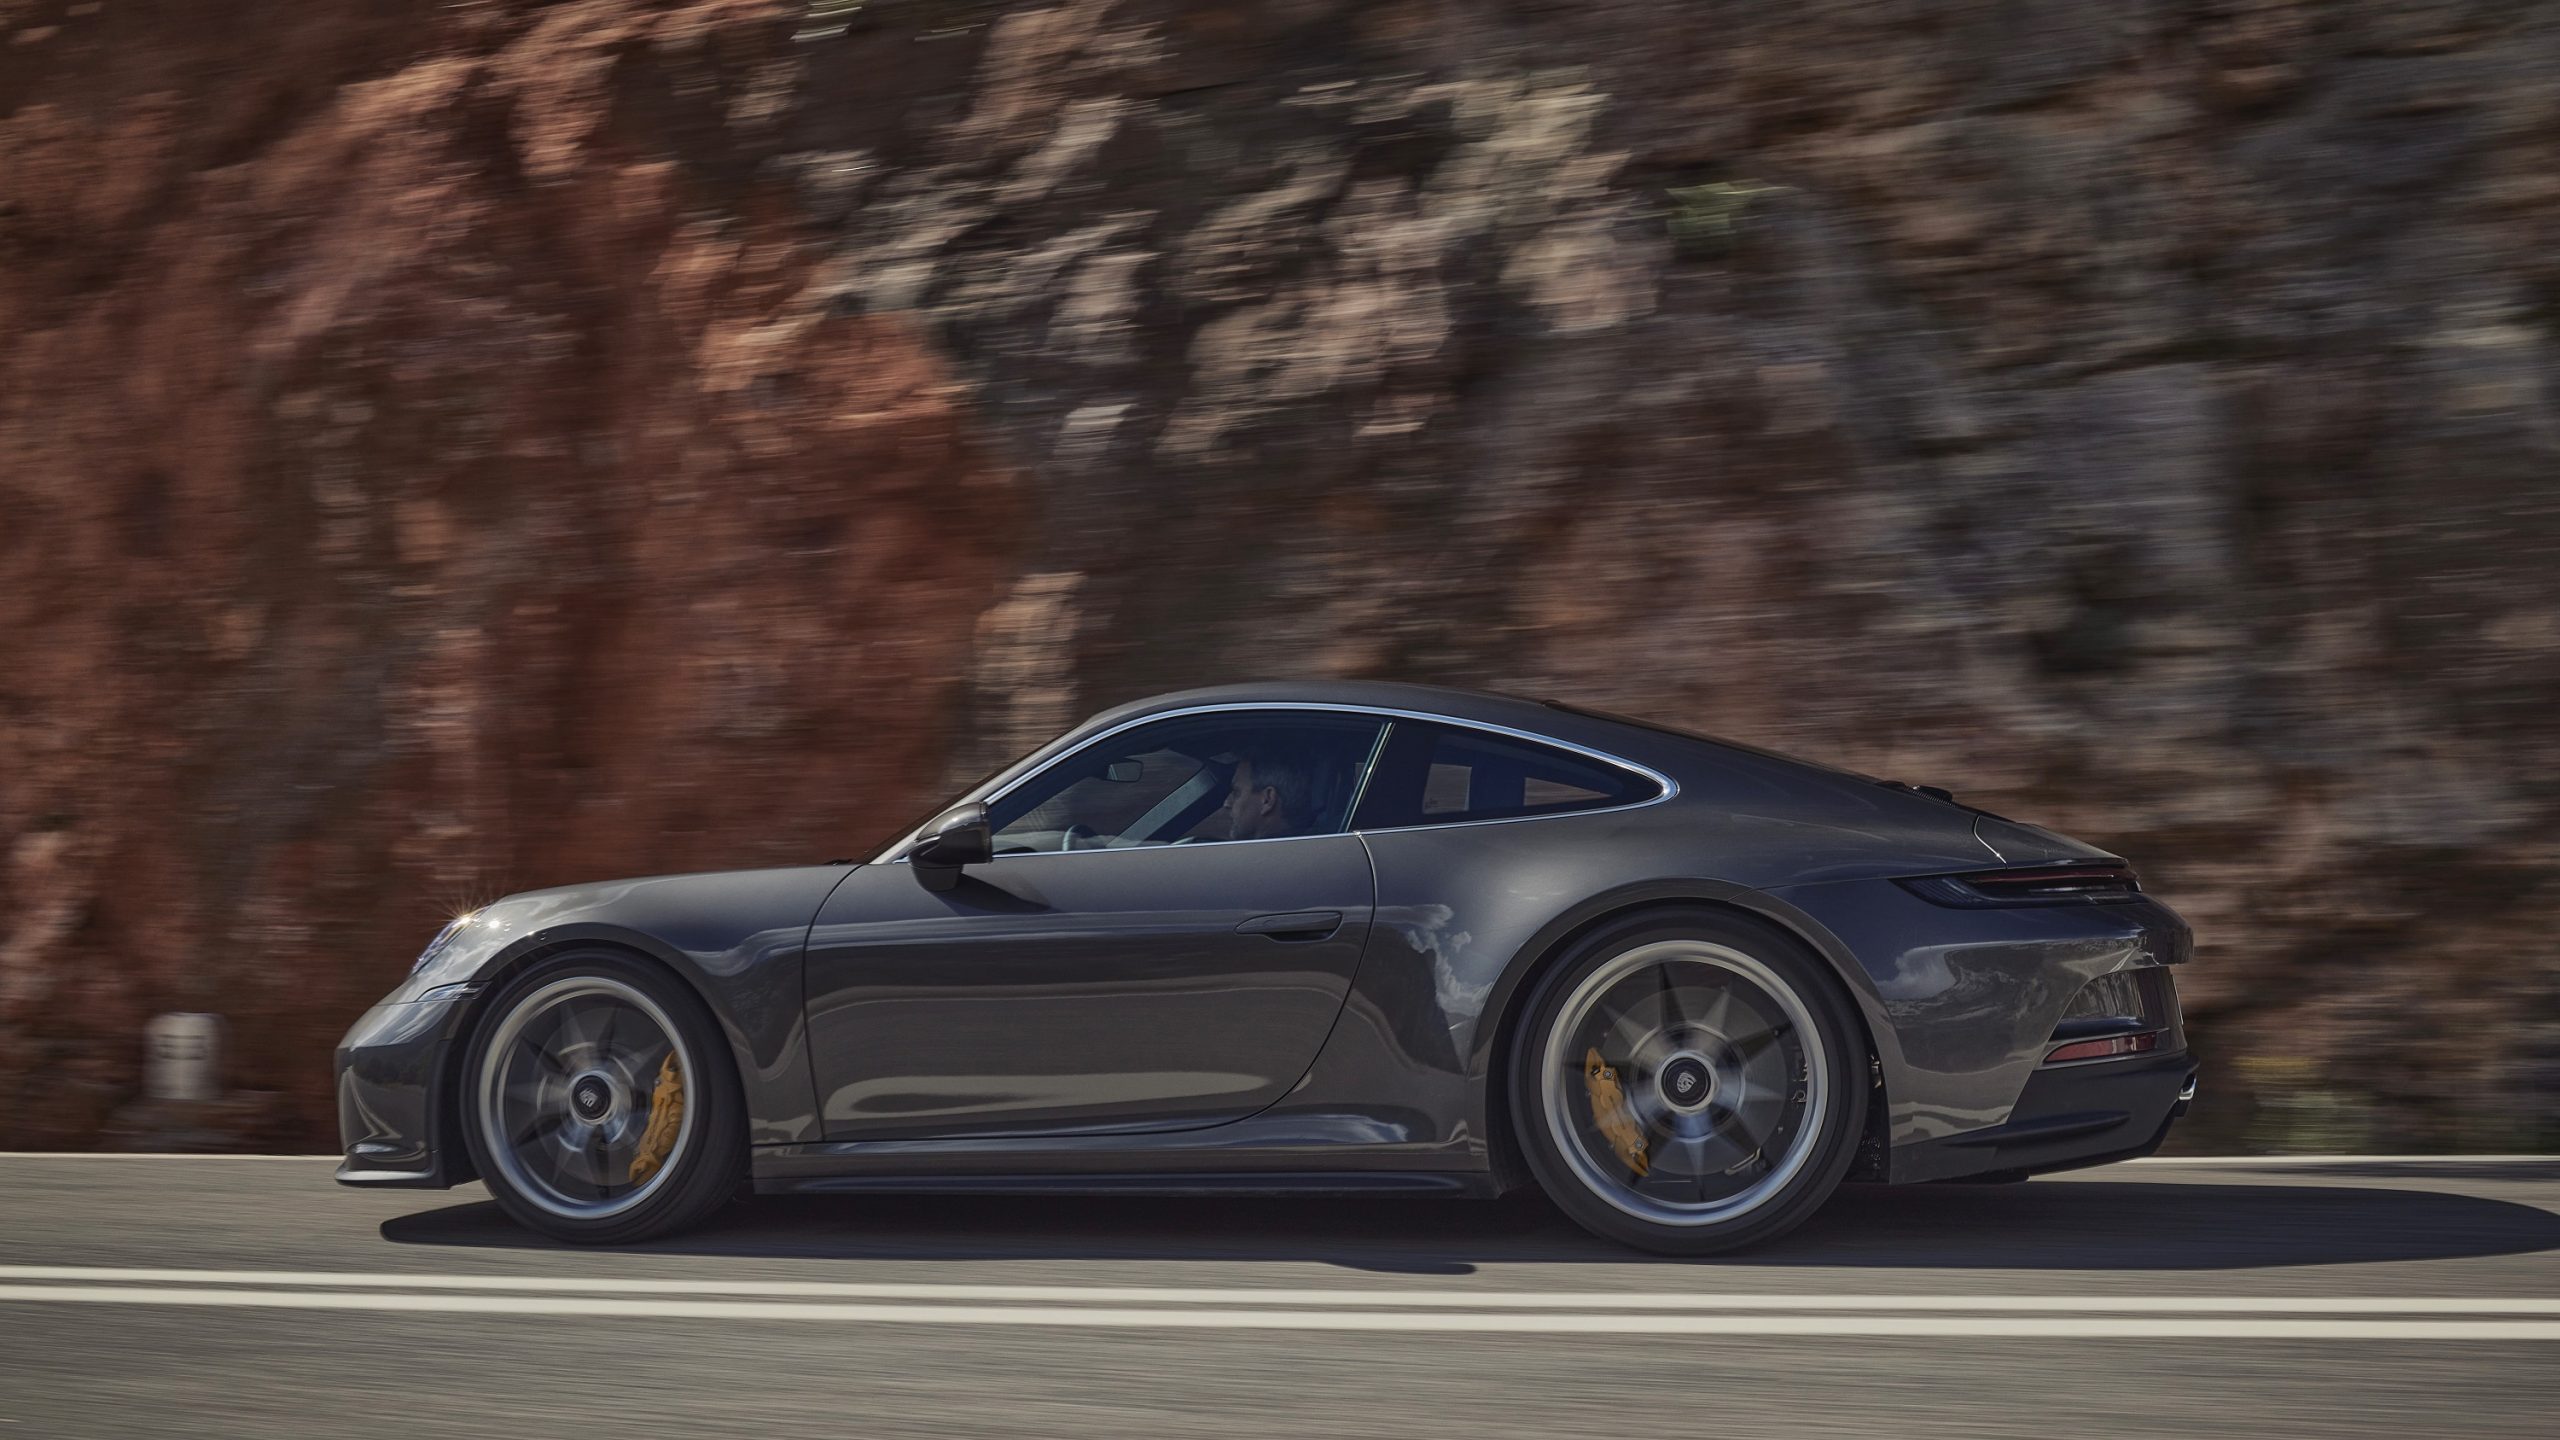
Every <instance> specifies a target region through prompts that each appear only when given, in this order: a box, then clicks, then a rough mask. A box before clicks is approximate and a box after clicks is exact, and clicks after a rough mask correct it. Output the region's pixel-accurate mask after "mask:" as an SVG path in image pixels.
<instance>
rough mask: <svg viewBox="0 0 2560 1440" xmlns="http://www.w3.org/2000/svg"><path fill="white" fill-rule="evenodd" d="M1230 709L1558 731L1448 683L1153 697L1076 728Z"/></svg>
mask: <svg viewBox="0 0 2560 1440" xmlns="http://www.w3.org/2000/svg"><path fill="white" fill-rule="evenodd" d="M1230 705H1348V706H1360V707H1365V708H1369V709H1376V710H1404V711H1413V712H1418V713H1421V714H1425V715H1445V716H1447V717H1449V718H1450V719H1453V720H1473V721H1477V722H1480V723H1484V724H1491V725H1505V726H1512V727H1517V728H1521V729H1530V730H1536V729H1545V728H1552V727H1553V726H1554V725H1555V722H1556V719H1557V716H1558V712H1557V711H1556V710H1555V709H1554V708H1553V707H1551V706H1548V705H1545V704H1542V703H1540V702H1538V701H1535V700H1527V699H1522V698H1520V697H1519V696H1516V695H1497V694H1493V693H1490V692H1488V691H1483V690H1460V689H1457V688H1455V687H1453V686H1446V685H1415V684H1408V683H1406V682H1403V681H1395V680H1267V681H1256V682H1249V683H1245V684H1238V685H1210V686H1204V687H1202V688H1199V689H1196V690H1175V691H1171V692H1168V693H1166V694H1162V695H1150V696H1148V697H1146V698H1145V699H1143V700H1133V701H1131V702H1129V703H1128V704H1125V705H1121V706H1117V707H1115V708H1113V709H1110V710H1106V711H1103V712H1102V713H1100V714H1098V715H1095V716H1093V717H1092V718H1091V719H1089V720H1087V721H1086V722H1085V723H1084V724H1082V725H1079V726H1077V727H1076V728H1077V729H1079V730H1086V729H1091V728H1094V727H1096V726H1101V725H1117V724H1121V723H1124V722H1126V721H1130V720H1135V719H1138V718H1139V717H1141V716H1146V715H1153V714H1158V713H1161V712H1164V711H1169V710H1192V709H1198V708H1201V707H1204V706H1230Z"/></svg>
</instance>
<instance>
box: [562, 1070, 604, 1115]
mask: <svg viewBox="0 0 2560 1440" xmlns="http://www.w3.org/2000/svg"><path fill="white" fill-rule="evenodd" d="M569 1108H570V1109H572V1110H574V1111H576V1112H577V1115H578V1118H579V1119H581V1120H584V1121H586V1122H588V1123H589V1124H593V1123H594V1122H596V1121H598V1120H601V1119H603V1118H604V1117H605V1112H606V1111H608V1110H611V1109H612V1108H613V1087H612V1086H610V1085H608V1084H606V1083H605V1080H604V1077H603V1076H601V1075H581V1076H579V1077H578V1081H577V1083H576V1084H574V1085H571V1086H570V1087H569Z"/></svg>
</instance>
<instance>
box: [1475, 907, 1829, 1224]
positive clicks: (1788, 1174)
mask: <svg viewBox="0 0 2560 1440" xmlns="http://www.w3.org/2000/svg"><path fill="white" fill-rule="evenodd" d="M1859 1035H1860V1031H1859V1029H1858V1024H1857V1020H1856V1017H1855V1015H1854V1013H1853V1012H1852V1011H1851V1010H1850V1008H1849V1000H1848V997H1847V996H1846V995H1845V994H1844V993H1843V992H1842V989H1841V986H1840V983H1839V981H1838V980H1837V979H1836V978H1834V977H1833V976H1832V974H1831V973H1830V970H1829V967H1827V966H1825V965H1824V964H1823V963H1822V962H1821V961H1820V960H1819V959H1818V958H1816V957H1815V956H1813V955H1811V954H1809V953H1807V952H1806V951H1805V949H1804V948H1803V946H1802V945H1801V944H1800V943H1798V942H1797V941H1796V940H1795V939H1794V938H1793V937H1792V936H1789V935H1787V934H1785V933H1784V932H1783V931H1780V930H1778V929H1776V928H1775V927H1774V926H1770V925H1767V924H1764V923H1762V922H1758V921H1755V920H1751V919H1749V918H1747V917H1743V916H1739V915H1731V914H1726V913H1723V912H1717V911H1707V910H1695V911H1689V910H1683V911H1659V912H1652V913H1648V914H1645V915H1639V916H1634V917H1630V918H1628V919H1626V920H1621V921H1617V922H1613V923H1610V924H1606V925H1603V926H1601V927H1600V928H1599V929H1598V930H1596V931H1595V932H1593V933H1592V934H1590V935H1588V936H1586V937H1584V938H1583V939H1582V940H1580V941H1578V942H1577V943H1576V944H1575V945H1574V947H1573V948H1572V950H1571V951H1569V952H1568V953H1567V954H1566V955H1565V956H1564V958H1563V959H1562V960H1561V961H1560V962H1559V963H1558V964H1557V965H1556V967H1555V968H1554V969H1553V970H1551V971H1549V972H1548V974H1547V976H1546V978H1545V980H1544V981H1543V982H1542V983H1541V984H1540V985H1539V987H1538V989H1537V991H1536V993H1535V994H1534V995H1533V996H1532V997H1531V999H1530V1002H1529V1008H1528V1010H1527V1012H1526V1015H1525V1018H1524V1021H1523V1023H1522V1024H1521V1026H1520V1028H1519V1030H1518V1032H1517V1036H1516V1038H1515V1041H1514V1044H1513V1055H1512V1060H1511V1066H1510V1078H1511V1086H1512V1089H1511V1099H1512V1115H1513V1116H1514V1117H1515V1124H1516V1126H1517V1128H1518V1132H1519V1137H1518V1138H1519V1141H1520V1146H1521V1150H1522V1152H1523V1154H1524V1155H1525V1156H1526V1158H1527V1160H1528V1162H1529V1168H1530V1170H1531V1171H1532V1172H1533V1173H1534V1174H1535V1175H1536V1176H1537V1178H1538V1182H1539V1185H1540V1186H1541V1188H1543V1189H1544V1190H1545V1191H1546V1193H1547V1195H1548V1197H1549V1198H1550V1199H1552V1200H1554V1201H1555V1203H1556V1204H1557V1205H1558V1206H1559V1207H1560V1208H1562V1209H1563V1210H1564V1211H1565V1213H1567V1214H1569V1215H1571V1216H1572V1217H1573V1218H1574V1219H1575V1220H1577V1221H1579V1222H1581V1224H1582V1225H1583V1226H1584V1227H1585V1228H1587V1229H1590V1230H1592V1231H1594V1232H1596V1233H1598V1234H1600V1235H1604V1236H1607V1237H1609V1238H1611V1239H1614V1240H1620V1241H1623V1242H1625V1243H1627V1244H1630V1245H1634V1246H1637V1247H1639V1248H1642V1249H1646V1250H1653V1251H1658V1252H1661V1253H1663V1254H1672V1255H1704V1254H1711V1253H1714V1252H1716V1251H1720V1250H1730V1249H1734V1248H1737V1247H1739V1246H1743V1245H1750V1244H1756V1243H1758V1242H1760V1241H1763V1240H1768V1239H1772V1238H1774V1237H1776V1236H1778V1235H1781V1234H1784V1233H1785V1232H1787V1231H1788V1230H1791V1229H1794V1228H1795V1227H1796V1226H1797V1225H1799V1224H1801V1223H1803V1222H1804V1220H1805V1219H1806V1218H1807V1217H1808V1216H1810V1215H1812V1214H1813V1212H1814V1211H1815V1210H1817V1209H1819V1208H1821V1205H1822V1203H1823V1202H1824V1201H1825V1200H1827V1199H1829V1198H1830V1196H1831V1193H1832V1191H1833V1190H1835V1189H1837V1188H1838V1187H1839V1184H1840V1180H1841V1177H1842V1176H1843V1175H1844V1174H1846V1173H1847V1171H1848V1168H1849V1163H1850V1161H1851V1160H1852V1159H1853V1158H1854V1156H1855V1154H1856V1150H1857V1138H1858V1134H1859V1131H1860V1129H1861V1128H1862V1126H1863V1123H1864V1120H1865V1108H1866V1095H1865V1092H1864V1090H1863V1089H1862V1088H1861V1087H1860V1086H1859V1084H1858V1083H1857V1082H1858V1078H1859V1077H1860V1076H1862V1075H1864V1074H1865V1072H1866V1068H1867V1067H1866V1056H1865V1050H1864V1046H1863V1045H1862V1043H1861V1042H1860V1040H1859V1038H1858V1037H1859Z"/></svg>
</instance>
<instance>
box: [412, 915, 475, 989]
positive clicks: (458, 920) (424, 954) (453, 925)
mask: <svg viewBox="0 0 2560 1440" xmlns="http://www.w3.org/2000/svg"><path fill="white" fill-rule="evenodd" d="M477 914H478V912H477V911H473V912H470V913H467V914H462V915H456V916H454V917H453V918H452V919H450V920H447V921H446V922H444V928H443V929H441V930H439V931H437V932H436V938H434V939H433V940H430V941H428V942H427V948H426V949H424V950H421V951H419V952H418V958H417V960H416V961H415V962H413V963H412V964H411V965H410V966H409V974H410V975H411V976H412V977H413V978H414V977H415V976H416V975H417V973H418V972H419V971H421V970H424V969H426V968H427V967H428V966H429V965H432V964H434V963H435V961H436V957H437V956H439V955H442V954H443V953H444V950H445V947H446V946H448V945H450V944H452V943H453V937H454V936H456V935H458V934H460V933H462V930H463V927H465V926H467V925H469V924H470V923H471V922H472V920H473V918H474V917H475V916H476V915H477Z"/></svg>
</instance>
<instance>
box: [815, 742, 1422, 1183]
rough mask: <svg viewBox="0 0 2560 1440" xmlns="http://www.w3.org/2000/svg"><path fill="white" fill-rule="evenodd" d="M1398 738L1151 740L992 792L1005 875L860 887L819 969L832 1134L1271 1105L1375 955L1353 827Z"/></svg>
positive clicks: (1036, 1126) (847, 900) (891, 877)
mask: <svg viewBox="0 0 2560 1440" xmlns="http://www.w3.org/2000/svg"><path fill="white" fill-rule="evenodd" d="M1383 729H1384V726H1383V722H1381V721H1378V720H1376V719H1372V718H1369V717H1364V716H1356V715H1346V714H1340V713H1334V712H1323V711H1287V710H1275V711H1261V710H1257V711H1218V712H1210V713H1205V714H1191V715H1183V716H1176V717H1171V718H1166V719H1160V720H1155V721H1150V722H1145V723H1142V724H1139V725H1135V726H1132V727H1128V728H1126V729H1124V730H1122V731H1118V732H1114V733H1111V734H1107V735H1105V736H1102V737H1100V738H1098V739H1097V740H1095V741H1093V742H1091V743H1089V744H1087V745H1085V746H1082V747H1079V748H1078V749H1077V750H1075V751H1073V752H1071V753H1070V754H1069V755H1068V756H1066V757H1065V758H1064V759H1062V760H1060V761H1058V762H1056V763H1055V764H1053V765H1051V766H1050V767H1048V768H1046V769H1044V770H1042V771H1040V772H1037V773H1035V774H1034V775H1032V776H1030V777H1027V778H1026V779H1025V780H1024V781H1022V782H1021V783H1020V784H1018V785H1016V786H1015V787H1013V789H1011V790H1010V791H1008V792H1005V793H1004V794H1001V795H998V796H996V797H994V798H992V799H991V800H990V801H989V812H990V820H991V825H992V828H993V829H994V830H995V834H996V847H997V851H998V853H997V856H996V858H995V860H994V861H993V862H992V863H989V864H985V865H979V866H973V867H971V868H970V869H969V870H967V871H966V872H964V873H963V874H962V876H961V878H960V881H959V883H958V884H957V885H955V886H953V887H952V888H950V889H948V890H940V891H937V890H930V889H927V888H926V887H925V886H923V885H922V884H919V883H918V882H917V879H916V877H915V874H914V872H913V869H912V867H910V866H908V865H907V864H905V863H903V862H892V863H888V864H882V865H873V866H867V867H865V868H863V869H861V870H858V871H856V872H855V873H854V874H852V875H850V876H848V877H846V880H845V882H844V884H842V885H840V886H839V887H837V889H836V891H835V893H834V894H832V895H830V896H829V897H828V899H827V902H826V904H825V906H824V907H823V908H822V909H821V910H820V912H819V914H818V916H817V920H816V923H815V924H814V925H813V926H812V928H811V931H810V940H809V952H808V967H807V976H808V1015H809V1034H810V1043H811V1053H812V1063H813V1064H814V1066H815V1069H816V1077H817V1081H818V1093H819V1100H820V1106H821V1113H822V1115H823V1117H824V1125H825V1129H826V1134H827V1136H828V1138H829V1139H872V1138H884V1139H885V1138H909V1139H914V1138H932V1137H946V1136H947V1137H960V1136H990V1135H1040V1134H1066V1133H1109V1132H1126V1131H1138V1130H1161V1129H1188V1128H1196V1127H1202V1126H1208V1125H1216V1124H1220V1123H1223V1122H1225V1121H1229V1120H1234V1119H1239V1118H1241V1117H1243V1116H1246V1115H1250V1114H1252V1113H1254V1112H1255V1111H1257V1110H1260V1109H1262V1108H1264V1107H1266V1106H1268V1105H1269V1104H1271V1103H1272V1102H1273V1101H1275V1100H1277V1099H1278V1098H1280V1096H1281V1095H1283V1094H1284V1093H1286V1092H1287V1090H1288V1089H1289V1087H1290V1086H1291V1085H1292V1084H1294V1083H1295V1082H1296V1081H1297V1079H1298V1078H1299V1077H1300V1076H1301V1075H1303V1074H1304V1073H1306V1070H1307V1068H1308V1066H1309V1065H1310V1064H1312V1063H1313V1061H1314V1059H1315V1056H1316V1052H1317V1051H1318V1050H1319V1049H1321V1048H1322V1046H1323V1044H1324V1040H1325V1037H1326V1035H1327V1034H1328V1033H1329V1032H1330V1031H1331V1029H1332V1026H1333V1022H1334V1018H1335V1016H1336V1015H1337V1014H1339V1013H1340V1011H1341V1008H1342V1003H1343V997H1344V996H1345V994H1347V993H1348V991H1349V989H1350V985H1351V978H1352V974H1353V972H1354V971H1355V970H1356V969H1357V968H1358V966H1359V962H1360V954H1361V950H1362V948H1363V946H1364V945H1365V944H1366V943H1367V940H1368V935H1369V928H1370V922H1371V917H1372V913H1373V910H1374V889H1375V886H1374V881H1373V878H1372V875H1371V871H1370V866H1369V858H1368V851H1367V848H1366V847H1365V846H1364V845H1363V844H1362V843H1361V841H1360V840H1359V839H1358V838H1357V837H1356V836H1354V835H1351V834H1349V833H1348V819H1349V815H1350V811H1351V808H1352V805H1353V803H1354V802H1355V801H1356V799H1357V796H1358V792H1359V789H1360V786H1361V784H1362V783H1363V782H1364V781H1365V779H1366V776H1367V774H1368V770H1369V767H1370V766H1371V765H1372V764H1373V763H1374V761H1375V759H1376V754H1377V749H1378V745H1379V742H1380V740H1381V738H1382V732H1383ZM1264 781H1269V782H1272V783H1268V784H1264V783H1260V782H1264ZM1240 789H1244V790H1249V791H1250V793H1249V794H1247V795H1245V796H1243V797H1241V798H1240V797H1239V795H1238V793H1237V792H1238V791H1239V790H1240ZM1284 792H1285V793H1284ZM1275 816H1276V817H1277V825H1276V827H1275V825H1274V817H1275ZM1240 832H1242V833H1243V836H1244V838H1237V836H1238V834H1239V833H1240Z"/></svg>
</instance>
